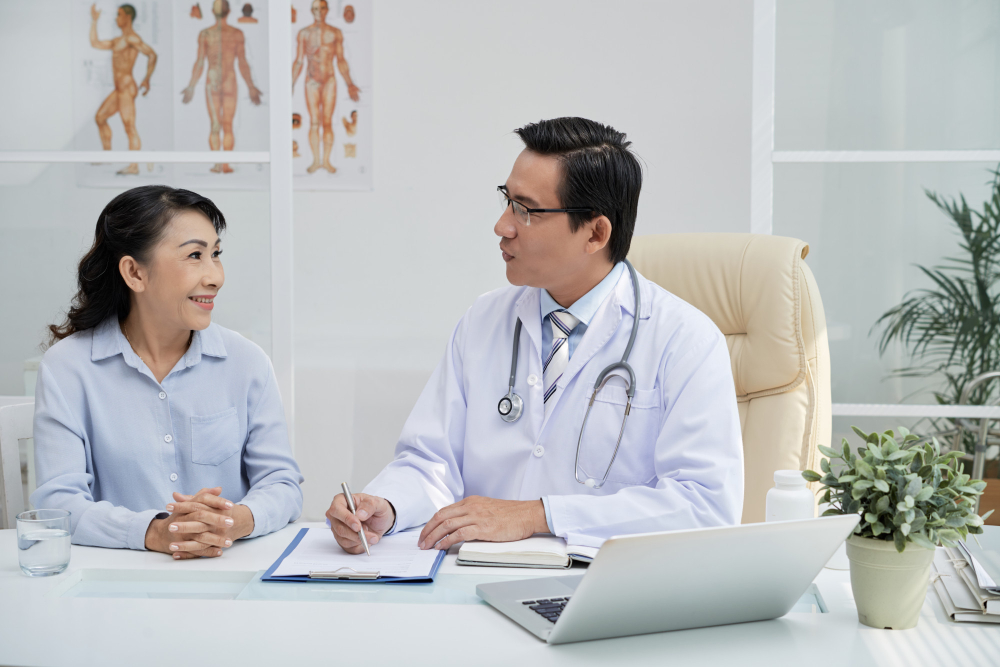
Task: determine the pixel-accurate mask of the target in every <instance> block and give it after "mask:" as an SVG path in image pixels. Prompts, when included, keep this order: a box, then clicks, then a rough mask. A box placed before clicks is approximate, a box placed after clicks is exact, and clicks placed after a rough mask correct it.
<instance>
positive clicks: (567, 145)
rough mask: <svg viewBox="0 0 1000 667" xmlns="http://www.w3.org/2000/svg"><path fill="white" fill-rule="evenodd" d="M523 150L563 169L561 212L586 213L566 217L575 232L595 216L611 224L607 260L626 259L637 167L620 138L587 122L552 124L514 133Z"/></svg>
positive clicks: (636, 200)
mask: <svg viewBox="0 0 1000 667" xmlns="http://www.w3.org/2000/svg"><path fill="white" fill-rule="evenodd" d="M514 132H516V133H517V136H519V137H521V141H523V142H524V146H525V148H527V149H528V150H530V151H532V152H533V153H538V154H539V155H552V156H554V157H556V158H558V159H559V161H560V162H562V164H563V182H562V185H561V186H560V187H559V190H558V192H557V193H556V194H557V195H558V196H559V200H560V203H559V207H560V208H589V209H591V210H592V211H593V213H569V214H567V215H569V223H570V229H571V230H573V231H574V232H575V231H576V230H578V229H579V228H580V227H581V226H582V225H583V224H584V223H585V222H587V221H589V220H592V219H593V218H594V217H596V216H597V215H604V216H607V218H608V220H610V221H611V238H610V239H609V240H608V255H609V258H610V259H611V262H612V263H613V264H617V263H618V262H620V261H622V260H623V259H625V257H626V256H627V255H628V249H629V246H630V245H631V244H632V232H633V231H634V230H635V218H636V213H637V211H638V207H639V191H640V190H641V189H642V167H641V166H640V165H639V160H638V158H636V156H635V154H634V153H632V151H630V150H629V146H631V145H632V142H631V141H627V140H626V138H625V133H624V132H618V131H617V130H615V129H614V128H613V127H610V126H609V125H602V124H601V123H597V122H594V121H592V120H587V119H586V118H553V119H552V120H541V121H538V122H537V123H529V124H527V125H525V126H524V127H522V128H520V129H518V130H514Z"/></svg>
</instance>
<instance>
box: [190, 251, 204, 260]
mask: <svg viewBox="0 0 1000 667" xmlns="http://www.w3.org/2000/svg"><path fill="white" fill-rule="evenodd" d="M188 257H190V258H191V259H201V251H200V250H199V251H197V252H193V253H191V254H190V255H188Z"/></svg>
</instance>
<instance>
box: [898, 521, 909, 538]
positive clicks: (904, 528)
mask: <svg viewBox="0 0 1000 667" xmlns="http://www.w3.org/2000/svg"><path fill="white" fill-rule="evenodd" d="M899 532H901V533H903V537H906V536H907V535H909V534H910V524H908V523H904V524H903V525H902V526H900V527H899Z"/></svg>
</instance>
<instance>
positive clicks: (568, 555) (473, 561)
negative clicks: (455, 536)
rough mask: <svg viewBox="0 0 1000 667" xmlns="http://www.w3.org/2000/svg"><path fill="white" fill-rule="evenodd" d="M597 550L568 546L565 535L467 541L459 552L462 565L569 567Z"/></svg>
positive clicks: (590, 558)
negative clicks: (496, 540)
mask: <svg viewBox="0 0 1000 667" xmlns="http://www.w3.org/2000/svg"><path fill="white" fill-rule="evenodd" d="M595 556H597V549H596V548H594V547H584V546H576V545H574V546H567V545H566V540H564V539H563V538H561V537H549V536H536V537H529V538H528V539H526V540H518V541H516V542H466V543H465V544H463V545H462V548H461V549H459V551H458V561H457V563H458V564H459V565H480V566H491V567H541V568H563V569H565V568H568V567H569V566H570V565H572V564H573V561H574V560H578V561H581V562H585V563H589V562H590V561H592V560H593V559H594V557H595Z"/></svg>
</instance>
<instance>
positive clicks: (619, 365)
mask: <svg viewBox="0 0 1000 667" xmlns="http://www.w3.org/2000/svg"><path fill="white" fill-rule="evenodd" d="M625 266H626V267H628V272H629V275H631V276H632V290H633V291H634V292H635V316H634V317H633V319H632V333H631V335H630V336H629V337H628V345H626V346H625V354H623V355H622V360H621V361H618V362H615V363H613V364H611V365H610V366H608V367H607V368H605V369H604V370H603V371H601V374H600V375H598V376H597V381H596V382H595V383H594V393H593V394H591V396H590V404H589V405H588V406H587V413H586V414H585V415H584V416H583V425H581V426H580V437H579V439H577V441H576V462H575V463H574V467H575V469H574V471H573V476H574V477H575V478H576V481H577V482H579V483H580V484H585V485H586V486H588V487H590V488H592V489H599V488H601V487H602V486H604V483H605V482H607V481H608V474H609V473H610V472H611V466H612V465H614V463H615V457H616V456H618V448H619V447H620V446H621V444H622V435H623V434H624V433H625V422H626V421H628V413H629V411H630V410H631V409H632V397H633V396H635V372H634V371H633V370H632V367H631V366H629V364H628V357H629V355H630V354H631V353H632V344H633V343H635V333H636V331H637V330H638V328H639V278H638V276H636V273H635V268H634V267H633V266H632V263H631V262H629V261H628V260H627V259H626V260H625ZM520 341H521V318H520V317H519V318H517V324H515V325H514V351H513V353H512V354H511V360H510V382H509V386H508V387H507V395H506V396H504V397H503V398H501V399H500V403H499V404H498V405H497V410H498V411H499V412H500V419H502V420H504V421H505V422H509V423H513V422H516V421H517V420H518V419H520V418H521V413H522V412H523V411H524V401H522V400H521V397H520V396H518V395H517V394H515V393H514V380H515V378H516V376H517V348H518V344H519V343H520ZM618 369H622V370H624V371H625V372H627V373H628V388H627V389H626V390H625V394H626V396H627V400H626V402H625V416H624V417H623V418H622V428H621V430H620V431H619V432H618V442H616V443H615V451H614V453H612V454H611V462H610V463H608V469H607V470H605V471H604V477H602V478H601V481H600V482H598V481H597V480H595V479H594V478H593V477H588V478H587V479H585V480H584V479H580V445H581V444H582V443H583V432H584V430H585V429H586V428H587V418H588V417H590V409H591V408H592V407H594V399H595V398H596V397H597V392H599V391H600V390H601V389H603V388H604V385H605V384H607V382H608V380H610V379H611V377H612V375H611V373H612V372H613V371H616V370H618Z"/></svg>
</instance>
